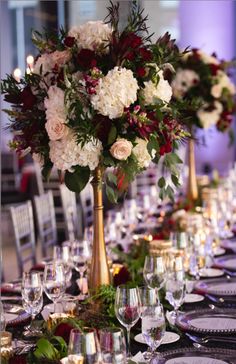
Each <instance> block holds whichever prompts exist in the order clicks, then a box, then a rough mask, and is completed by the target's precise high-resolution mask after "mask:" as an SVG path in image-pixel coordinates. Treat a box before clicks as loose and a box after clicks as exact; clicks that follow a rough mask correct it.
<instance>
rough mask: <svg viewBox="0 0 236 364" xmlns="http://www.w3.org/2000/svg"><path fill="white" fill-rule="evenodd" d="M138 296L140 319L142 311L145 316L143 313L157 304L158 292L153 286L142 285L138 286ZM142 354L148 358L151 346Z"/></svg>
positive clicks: (150, 354) (150, 353)
mask: <svg viewBox="0 0 236 364" xmlns="http://www.w3.org/2000/svg"><path fill="white" fill-rule="evenodd" d="M139 296H140V301H141V319H143V313H144V316H145V314H146V313H147V312H148V311H150V309H152V307H155V306H157V305H158V294H157V290H156V289H155V288H148V287H147V286H142V287H139ZM144 339H145V337H144ZM147 344H148V343H147ZM143 355H144V359H145V360H148V359H150V358H151V356H152V349H151V347H148V350H147V351H146V352H145V353H144V354H143Z"/></svg>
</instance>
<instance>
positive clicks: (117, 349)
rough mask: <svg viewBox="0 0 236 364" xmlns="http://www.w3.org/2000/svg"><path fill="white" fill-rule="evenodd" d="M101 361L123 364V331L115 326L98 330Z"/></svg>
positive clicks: (124, 354)
mask: <svg viewBox="0 0 236 364" xmlns="http://www.w3.org/2000/svg"><path fill="white" fill-rule="evenodd" d="M99 338H100V348H101V359H102V363H112V364H124V363H125V362H126V344H125V336H124V331H123V330H122V329H120V328H117V327H108V328H105V329H102V330H99Z"/></svg>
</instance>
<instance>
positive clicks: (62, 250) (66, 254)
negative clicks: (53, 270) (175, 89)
mask: <svg viewBox="0 0 236 364" xmlns="http://www.w3.org/2000/svg"><path fill="white" fill-rule="evenodd" d="M53 260H54V261H56V262H57V263H62V264H63V266H64V272H65V278H66V284H67V286H69V285H70V280H71V277H72V262H71V253H70V247H69V245H63V246H54V248H53Z"/></svg>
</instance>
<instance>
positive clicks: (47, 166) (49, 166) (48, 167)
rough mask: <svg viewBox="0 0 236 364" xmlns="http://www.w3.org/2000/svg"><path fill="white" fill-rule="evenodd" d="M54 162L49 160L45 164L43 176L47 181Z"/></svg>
mask: <svg viewBox="0 0 236 364" xmlns="http://www.w3.org/2000/svg"><path fill="white" fill-rule="evenodd" d="M52 167H53V164H52V163H51V162H48V163H47V164H45V165H44V166H43V168H42V172H41V173H42V176H43V179H44V180H45V181H48V179H49V176H50V173H51V170H52Z"/></svg>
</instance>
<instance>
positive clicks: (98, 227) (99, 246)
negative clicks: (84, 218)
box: [89, 167, 111, 291]
mask: <svg viewBox="0 0 236 364" xmlns="http://www.w3.org/2000/svg"><path fill="white" fill-rule="evenodd" d="M102 179H103V171H102V168H101V167H97V168H96V169H95V171H94V177H93V180H92V182H91V184H92V187H93V196H94V208H93V209H94V218H93V249H92V261H91V267H90V274H89V289H90V290H91V291H96V289H97V288H98V287H99V286H101V285H103V284H110V282H111V278H110V270H109V266H108V260H107V254H106V246H105V239H104V220H103V202H102V183H103V182H102Z"/></svg>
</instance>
